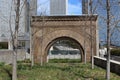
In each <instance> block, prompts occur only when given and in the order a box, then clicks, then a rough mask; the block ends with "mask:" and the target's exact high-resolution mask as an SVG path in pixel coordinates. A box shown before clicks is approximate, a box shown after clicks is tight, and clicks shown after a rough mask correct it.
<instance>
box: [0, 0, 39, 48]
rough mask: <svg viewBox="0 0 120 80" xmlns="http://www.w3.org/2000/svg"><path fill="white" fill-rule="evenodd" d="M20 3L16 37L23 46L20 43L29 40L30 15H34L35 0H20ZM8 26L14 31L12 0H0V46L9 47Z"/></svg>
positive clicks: (9, 35) (35, 10)
mask: <svg viewBox="0 0 120 80" xmlns="http://www.w3.org/2000/svg"><path fill="white" fill-rule="evenodd" d="M20 4H21V5H20V20H19V34H18V39H19V41H20V46H24V45H22V44H24V43H25V41H26V40H29V27H30V16H32V15H36V12H37V7H36V6H37V0H20ZM33 4H34V5H33ZM33 7H34V8H33ZM30 13H31V14H30ZM10 26H11V28H12V31H13V32H14V28H15V5H14V0H0V48H3V49H4V48H5V49H6V48H8V49H11V34H10Z"/></svg>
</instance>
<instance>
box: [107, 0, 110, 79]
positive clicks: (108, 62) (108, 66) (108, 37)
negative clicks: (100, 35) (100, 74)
mask: <svg viewBox="0 0 120 80" xmlns="http://www.w3.org/2000/svg"><path fill="white" fill-rule="evenodd" d="M106 8H107V67H106V68H107V71H106V78H107V80H110V1H109V0H106Z"/></svg>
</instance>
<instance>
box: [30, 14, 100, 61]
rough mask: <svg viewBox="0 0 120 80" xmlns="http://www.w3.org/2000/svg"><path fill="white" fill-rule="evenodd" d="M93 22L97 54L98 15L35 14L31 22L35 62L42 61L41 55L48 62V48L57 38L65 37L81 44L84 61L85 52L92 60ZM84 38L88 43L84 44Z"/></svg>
mask: <svg viewBox="0 0 120 80" xmlns="http://www.w3.org/2000/svg"><path fill="white" fill-rule="evenodd" d="M90 20H91V22H90ZM91 23H92V33H93V34H92V38H93V39H92V40H93V52H94V55H96V54H97V52H98V51H97V49H98V45H97V44H98V43H97V41H98V37H97V36H98V30H97V29H98V28H97V15H93V16H89V15H81V16H42V17H40V16H33V17H32V23H31V26H32V27H31V30H32V34H33V36H32V41H33V45H32V49H31V50H33V51H32V52H33V53H34V60H35V62H38V63H39V62H40V60H41V59H40V58H41V57H40V56H42V57H43V59H44V62H46V61H47V54H48V50H49V48H50V47H51V45H52V44H53V43H54V42H55V41H56V39H60V38H63V37H66V38H71V39H74V40H75V41H77V42H78V43H79V45H80V50H81V51H82V61H84V54H85V53H84V52H86V54H87V61H90V59H91V58H90V57H91V53H90V52H91V33H90V28H91V26H90V25H91ZM84 40H85V42H86V44H84ZM84 45H85V49H84Z"/></svg>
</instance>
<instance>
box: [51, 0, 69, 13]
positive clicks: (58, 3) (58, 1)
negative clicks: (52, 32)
mask: <svg viewBox="0 0 120 80" xmlns="http://www.w3.org/2000/svg"><path fill="white" fill-rule="evenodd" d="M67 10H68V0H50V15H67Z"/></svg>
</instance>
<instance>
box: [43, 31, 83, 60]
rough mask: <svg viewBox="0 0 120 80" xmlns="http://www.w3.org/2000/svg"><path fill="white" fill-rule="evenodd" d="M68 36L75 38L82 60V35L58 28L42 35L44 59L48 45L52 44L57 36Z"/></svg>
mask: <svg viewBox="0 0 120 80" xmlns="http://www.w3.org/2000/svg"><path fill="white" fill-rule="evenodd" d="M65 37H66V38H70V39H73V40H75V41H76V42H77V43H78V44H79V45H80V49H81V50H82V61H84V49H83V47H84V44H83V43H84V37H83V36H82V35H80V34H79V33H77V32H75V31H71V30H58V31H54V32H51V33H49V34H47V35H45V36H44V37H43V45H44V46H43V47H42V54H43V55H44V61H46V58H47V51H48V49H49V47H50V46H51V45H52V43H53V41H54V40H56V39H58V38H65Z"/></svg>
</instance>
